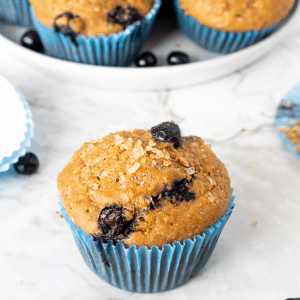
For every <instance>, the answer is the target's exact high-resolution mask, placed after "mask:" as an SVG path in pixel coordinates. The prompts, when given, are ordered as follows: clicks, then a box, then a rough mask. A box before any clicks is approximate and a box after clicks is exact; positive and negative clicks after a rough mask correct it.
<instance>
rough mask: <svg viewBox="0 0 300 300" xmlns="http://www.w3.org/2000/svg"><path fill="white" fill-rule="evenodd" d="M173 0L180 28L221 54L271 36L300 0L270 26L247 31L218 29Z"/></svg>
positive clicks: (286, 19)
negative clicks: (187, 11)
mask: <svg viewBox="0 0 300 300" xmlns="http://www.w3.org/2000/svg"><path fill="white" fill-rule="evenodd" d="M173 1H174V5H175V11H176V16H177V23H178V26H179V28H180V30H181V31H183V32H184V33H185V34H186V35H187V36H188V37H189V38H190V39H191V40H192V41H194V42H195V43H196V44H198V45H199V46H201V47H202V48H204V49H206V50H208V51H211V52H215V53H220V54H230V53H233V52H236V51H239V50H242V49H245V48H247V47H249V46H252V45H253V44H255V43H257V42H259V41H261V40H263V39H264V38H266V37H268V36H270V35H271V34H272V33H274V32H275V31H276V30H278V29H279V28H280V27H281V26H282V25H284V24H285V23H286V22H287V21H288V19H289V18H290V17H291V15H292V14H293V13H294V11H295V10H296V8H297V6H298V2H299V1H298V0H296V2H295V5H294V8H293V9H292V10H291V12H290V14H289V15H288V16H287V17H286V18H284V19H283V20H281V21H279V22H277V23H275V24H274V25H272V26H270V27H268V28H265V29H262V30H253V31H245V32H230V31H222V30H216V29H214V28H211V27H208V26H206V25H204V24H201V23H200V22H199V21H197V20H196V19H194V18H192V17H191V16H189V15H186V14H185V12H184V10H183V9H181V7H180V2H179V0H173Z"/></svg>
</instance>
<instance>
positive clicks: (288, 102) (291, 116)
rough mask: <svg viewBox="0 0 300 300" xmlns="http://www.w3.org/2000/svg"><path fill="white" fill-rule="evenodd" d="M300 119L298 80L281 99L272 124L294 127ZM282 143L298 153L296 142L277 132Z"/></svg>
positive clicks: (281, 126)
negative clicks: (293, 142)
mask: <svg viewBox="0 0 300 300" xmlns="http://www.w3.org/2000/svg"><path fill="white" fill-rule="evenodd" d="M299 121H300V82H299V83H298V84H297V85H295V86H294V87H293V88H292V89H291V90H290V91H289V92H288V93H287V94H286V95H285V96H284V97H283V99H282V100H281V102H280V105H279V107H278V110H277V114H276V116H275V119H274V122H273V124H274V125H275V126H277V127H278V128H280V129H289V128H294V126H295V124H296V123H298V122H299ZM277 136H278V138H279V139H280V141H281V142H282V144H283V145H284V146H285V147H287V148H288V149H290V150H292V151H293V152H294V154H295V155H296V156H300V153H299V152H298V151H297V150H296V147H297V146H296V144H292V143H291V139H290V138H288V137H287V136H286V135H285V134H284V133H281V132H279V133H278V134H277Z"/></svg>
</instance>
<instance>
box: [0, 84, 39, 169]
mask: <svg viewBox="0 0 300 300" xmlns="http://www.w3.org/2000/svg"><path fill="white" fill-rule="evenodd" d="M15 90H16V92H17V93H18V94H19V95H20V99H21V101H22V103H23V107H24V109H25V110H26V119H27V123H26V131H25V132H24V139H23V140H22V141H21V142H20V146H19V148H18V149H15V150H14V151H13V152H12V153H11V155H10V156H6V157H3V158H2V157H0V172H5V171H7V170H8V169H9V167H10V165H11V164H13V163H16V162H17V161H18V160H19V158H20V157H21V156H23V155H25V154H26V149H27V148H29V147H30V145H31V139H32V138H33V129H34V123H33V121H32V113H31V111H30V108H29V105H28V103H27V102H26V100H25V97H24V96H23V95H22V94H21V93H20V92H19V91H18V90H17V89H16V88H15Z"/></svg>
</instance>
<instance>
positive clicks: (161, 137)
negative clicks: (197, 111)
mask: <svg viewBox="0 0 300 300" xmlns="http://www.w3.org/2000/svg"><path fill="white" fill-rule="evenodd" d="M150 133H151V134H152V137H153V138H154V139H155V140H156V141H158V142H169V143H172V144H173V146H174V148H175V149H176V148H178V147H179V146H180V145H181V144H182V140H181V132H180V128H179V126H178V125H177V124H175V123H172V122H164V123H161V124H159V125H157V126H154V127H152V128H151V129H150Z"/></svg>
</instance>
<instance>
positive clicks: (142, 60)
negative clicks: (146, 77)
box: [135, 52, 157, 67]
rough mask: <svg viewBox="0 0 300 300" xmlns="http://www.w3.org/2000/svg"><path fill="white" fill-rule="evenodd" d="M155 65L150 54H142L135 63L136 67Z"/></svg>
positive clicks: (152, 55) (155, 61)
mask: <svg viewBox="0 0 300 300" xmlns="http://www.w3.org/2000/svg"><path fill="white" fill-rule="evenodd" d="M156 63H157V60H156V57H155V56H154V54H152V53H151V52H144V53H142V54H141V55H140V56H139V57H138V58H137V59H136V61H135V65H136V66H137V67H154V66H155V65H156Z"/></svg>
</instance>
